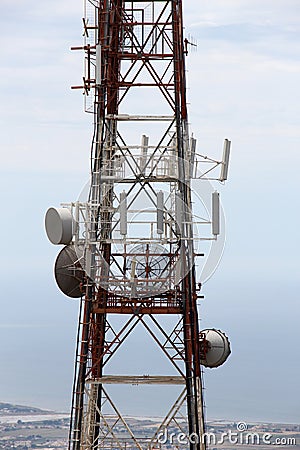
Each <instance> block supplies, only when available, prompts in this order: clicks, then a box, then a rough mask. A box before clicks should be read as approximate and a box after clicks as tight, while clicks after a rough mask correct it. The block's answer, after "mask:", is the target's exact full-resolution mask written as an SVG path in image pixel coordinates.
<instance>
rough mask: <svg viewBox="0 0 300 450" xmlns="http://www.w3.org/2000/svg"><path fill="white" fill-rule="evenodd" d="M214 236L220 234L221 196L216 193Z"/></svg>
mask: <svg viewBox="0 0 300 450" xmlns="http://www.w3.org/2000/svg"><path fill="white" fill-rule="evenodd" d="M212 234H213V235H214V236H217V235H218V234H220V196H219V193H218V192H216V191H215V192H213V193H212Z"/></svg>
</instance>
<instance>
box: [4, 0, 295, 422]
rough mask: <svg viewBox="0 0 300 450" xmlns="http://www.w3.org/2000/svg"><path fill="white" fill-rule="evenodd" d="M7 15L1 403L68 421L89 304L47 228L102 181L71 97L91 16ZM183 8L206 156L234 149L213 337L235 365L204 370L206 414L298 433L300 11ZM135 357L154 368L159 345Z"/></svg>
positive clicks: (205, 323)
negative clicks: (66, 286) (93, 174)
mask: <svg viewBox="0 0 300 450" xmlns="http://www.w3.org/2000/svg"><path fill="white" fill-rule="evenodd" d="M0 9H1V14H0V30H1V31H0V38H1V50H0V54H1V58H0V74H1V85H0V127H1V164H0V184H1V189H0V196H1V207H2V214H1V217H2V220H1V223H0V227H1V236H2V240H1V250H2V251H1V254H2V258H1V261H0V270H1V284H2V289H1V297H0V298H1V303H0V311H1V313H0V342H1V344H0V361H1V370H0V401H5V402H12V403H21V404H30V405H34V406H40V407H43V408H48V409H55V410H58V411H68V410H69V405H70V397H71V384H72V376H73V359H74V350H75V334H76V325H77V315H78V303H77V301H76V300H71V299H67V298H66V297H64V296H63V294H61V293H60V292H59V290H58V288H57V287H56V285H55V281H54V279H53V263H54V261H55V258H56V255H57V253H58V250H59V249H58V248H57V247H55V246H52V245H51V244H50V243H49V242H48V240H47V238H46V235H45V232H44V224H43V222H44V214H45V211H46V210H47V209H48V207H50V206H58V205H59V204H60V203H61V202H68V201H72V200H75V199H76V198H77V196H78V194H79V193H80V191H81V189H82V186H83V185H84V184H85V183H86V181H87V180H88V173H89V151H90V142H91V137H92V116H90V115H88V114H85V113H84V112H83V96H82V93H81V92H80V91H71V89H70V86H71V85H76V84H80V83H81V79H82V66H83V63H82V54H81V53H80V52H71V51H70V47H71V46H73V45H74V46H76V45H81V42H82V41H81V39H82V28H81V26H82V23H81V20H82V19H81V18H82V14H83V12H82V11H83V6H82V4H81V0H76V1H75V2H74V1H71V0H60V1H58V0H51V1H50V0H44V1H43V2H36V1H33V0H26V2H25V0H19V1H18V5H17V4H16V3H12V2H10V1H8V0H2V1H1V7H0ZM184 10H185V20H184V23H185V32H186V35H189V36H192V37H193V39H194V40H195V41H197V50H196V51H194V52H191V53H190V54H189V56H188V58H187V77H188V100H189V121H190V126H191V130H192V131H193V133H194V135H195V136H196V137H197V140H198V151H199V153H202V154H207V155H209V156H216V157H220V155H221V151H222V143H223V140H224V138H229V139H230V140H231V141H232V158H231V163H230V169H229V180H228V182H227V183H226V184H225V186H219V185H217V188H218V190H219V191H220V192H221V198H222V204H223V207H224V211H225V216H226V247H225V251H224V255H223V258H222V261H221V263H220V265H219V268H218V270H217V271H216V273H215V274H214V276H213V277H212V278H211V279H210V280H209V281H208V282H207V283H206V284H205V285H204V287H203V293H204V294H205V300H204V301H203V304H202V305H201V308H200V316H201V327H203V328H205V327H215V328H219V329H222V330H224V331H225V332H226V334H227V335H228V336H229V338H230V341H231V347H232V354H231V356H230V358H229V359H228V361H227V362H226V363H225V365H224V366H222V367H221V368H219V369H217V370H206V371H205V387H206V389H205V398H206V405H207V416H208V417H209V418H224V419H236V420H240V421H242V420H249V421H251V420H252V421H259V420H262V421H277V422H280V421H285V422H292V423H297V422H299V416H300V410H299V400H298V399H299V396H300V387H299V375H300V346H299V339H300V331H299V330H300V327H299V317H300V304H299V294H298V292H299V290H300V280H299V244H300V242H299V225H300V224H299V219H300V214H299V209H298V205H299V199H298V192H299V166H300V156H299V155H300V152H299V142H300V128H299V120H300V90H299V79H300V56H299V55H300V48H299V47H300V39H299V38H300V25H299V24H300V4H299V2H298V1H297V0H260V1H258V0H239V1H238V0H227V1H226V2H224V1H221V0H209V1H208V0H203V1H201V2H199V1H196V0H187V1H185V3H184ZM134 345H136V350H135V351H136V352H137V354H138V352H139V351H140V352H141V354H142V352H143V347H144V345H145V342H143V341H142V340H141V341H139V342H135V344H134ZM131 357H132V359H133V355H131ZM154 357H155V356H154ZM124 364H126V361H124ZM151 411H152V410H149V412H150V413H151ZM146 412H147V411H143V408H142V407H141V413H143V414H146Z"/></svg>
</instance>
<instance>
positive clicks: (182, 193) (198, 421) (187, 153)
mask: <svg viewBox="0 0 300 450" xmlns="http://www.w3.org/2000/svg"><path fill="white" fill-rule="evenodd" d="M83 27H84V37H85V42H84V46H83V47H75V48H74V49H80V48H81V49H83V50H84V51H85V61H86V73H85V76H84V79H83V81H84V82H83V86H75V88H79V89H83V91H84V94H85V100H86V109H87V111H89V112H92V113H93V115H94V135H93V141H92V150H91V180H90V185H89V190H88V195H87V198H84V199H83V198H82V197H81V198H80V199H79V200H78V201H77V202H74V203H71V204H68V205H66V204H65V205H63V207H62V208H50V209H49V210H48V212H47V214H46V231H47V234H48V237H49V239H50V240H51V242H53V243H55V244H64V245H65V247H64V248H63V249H62V250H61V252H60V254H59V256H58V258H57V261H56V265H55V276H56V280H57V283H58V285H59V287H60V288H61V290H62V291H63V292H64V293H65V294H66V295H68V296H70V297H81V308H80V318H79V324H78V341H77V352H76V363H75V380H74V388H73V401H72V411H71V425H70V436H69V449H70V450H92V449H93V450H96V449H97V450H100V449H101V450H102V449H103V450H104V449H121V450H125V449H126V450H131V449H139V450H144V449H145V450H146V449H148V450H150V449H158V448H161V449H163V448H166V447H164V444H162V443H161V440H160V436H161V434H162V433H165V432H166V431H167V430H168V429H171V428H172V430H174V429H175V428H176V429H178V432H180V433H184V436H185V437H186V441H185V443H184V444H181V445H179V444H177V446H176V448H182V449H186V448H187V447H189V448H190V450H196V449H197V450H200V449H201V450H204V449H205V448H206V442H205V424H204V406H203V394H202V379H201V377H202V372H201V364H202V365H205V366H208V367H216V366H218V365H220V364H222V363H223V362H224V361H225V360H226V358H227V356H228V355H229V353H230V348H229V343H228V340H227V338H226V336H225V335H224V334H223V333H222V332H220V331H218V330H214V329H213V330H204V331H201V332H200V330H199V317H198V309H197V302H198V299H199V298H202V296H201V295H200V294H199V290H200V289H199V286H198V284H197V283H196V278H197V273H196V264H195V260H196V258H198V257H202V256H204V255H203V254H202V253H197V250H196V246H197V245H198V243H199V242H200V241H201V240H203V239H204V238H203V236H202V235H201V234H199V232H198V231H197V230H196V231H195V227H196V226H198V225H199V227H200V225H201V226H202V225H203V223H211V222H212V229H213V238H210V239H213V240H214V239H216V238H217V235H218V234H219V222H220V211H219V196H218V194H217V193H216V192H213V193H212V202H213V220H212V221H211V220H206V221H205V220H204V219H201V220H200V221H199V220H198V221H197V220H196V218H195V215H194V213H193V209H192V204H193V203H194V198H193V195H194V194H193V192H192V189H191V181H192V179H203V178H204V175H203V172H201V171H200V169H199V167H200V163H201V159H203V157H201V155H198V156H197V154H196V140H195V139H194V138H193V137H190V135H189V127H188V116H187V101H186V78H185V56H186V54H187V47H188V41H187V40H186V39H184V36H183V23H182V1H181V0H151V1H148V2H142V1H126V0H85V17H84V19H83ZM144 133H147V134H144ZM229 150H230V141H228V140H226V141H225V146H224V156H223V160H222V161H220V162H219V161H214V160H212V159H209V158H208V159H207V157H205V158H204V159H205V162H207V161H209V162H210V164H211V168H209V170H206V171H205V175H206V174H207V173H208V172H210V171H211V170H214V169H215V167H217V166H219V165H220V166H221V176H220V178H218V179H219V180H220V181H225V180H226V179H227V169H228V158H229ZM166 317H168V320H167V322H166V321H165V319H166ZM116 318H117V320H116ZM170 323H172V325H171V326H170ZM166 324H168V325H166ZM137 326H140V327H141V328H142V329H143V330H144V331H145V332H146V333H147V335H148V336H149V337H150V338H151V339H153V341H154V343H156V344H157V346H158V348H159V349H160V350H161V351H162V354H163V356H164V357H165V359H166V360H167V361H168V362H169V363H170V367H171V368H172V371H169V372H168V373H166V374H165V375H157V374H155V373H151V374H150V375H142V374H131V375H123V374H122V373H121V372H120V373H117V374H116V373H114V374H111V372H110V367H111V360H114V358H115V357H117V356H118V354H119V353H121V352H122V348H123V343H124V341H127V340H128V336H130V335H131V334H133V333H134V332H135V330H136V328H137ZM145 353H146V352H145ZM145 357H147V356H146V354H145ZM126 370H127V371H129V370H130V364H129V362H128V367H127V368H126ZM174 372H175V374H174ZM128 384H139V385H140V386H144V385H151V388H152V390H154V394H153V395H154V396H155V389H156V386H161V385H163V386H165V387H166V389H167V387H168V386H171V387H174V386H177V390H178V392H177V394H176V396H175V398H174V401H173V404H172V406H171V408H170V409H169V411H168V412H167V414H166V415H165V417H164V418H163V419H162V421H161V423H160V424H159V425H158V426H157V429H156V431H155V432H154V433H152V434H151V433H149V435H146V436H145V434H144V433H143V434H142V435H140V434H139V432H136V430H134V429H133V427H132V425H131V423H130V421H129V420H128V418H127V417H125V416H124V415H123V414H122V413H121V411H120V409H119V407H118V406H117V403H115V402H114V401H113V399H112V395H111V394H110V392H109V387H110V385H112V386H113V387H115V386H119V385H122V386H123V385H128ZM162 403H163V402H162Z"/></svg>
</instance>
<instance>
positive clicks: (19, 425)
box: [0, 402, 300, 450]
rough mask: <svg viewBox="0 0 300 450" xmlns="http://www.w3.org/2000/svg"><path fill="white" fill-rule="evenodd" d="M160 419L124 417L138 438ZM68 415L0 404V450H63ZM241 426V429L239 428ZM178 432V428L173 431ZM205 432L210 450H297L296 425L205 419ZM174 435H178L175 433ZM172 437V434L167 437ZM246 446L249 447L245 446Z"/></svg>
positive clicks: (299, 430)
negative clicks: (252, 438)
mask: <svg viewBox="0 0 300 450" xmlns="http://www.w3.org/2000/svg"><path fill="white" fill-rule="evenodd" d="M160 419H161V418H155V417H128V416H126V422H127V423H128V425H129V426H130V428H131V430H132V431H133V432H134V434H135V435H136V436H138V437H143V438H144V437H145V436H149V435H150V436H153V435H154V434H155V433H156V432H157V427H158V425H159V424H160V423H161V420H160ZM108 422H109V423H111V425H112V424H114V425H113V426H114V427H115V428H114V432H115V433H117V434H118V435H119V436H121V435H122V433H123V429H122V424H121V425H120V424H119V423H117V422H116V420H115V418H114V417H110V419H109V420H108ZM69 424H70V415H69V414H68V413H57V412H55V411H50V410H44V409H40V408H36V407H33V406H24V405H15V404H11V403H2V402H0V450H11V449H12V448H14V449H16V450H29V449H38V450H67V448H68V435H69ZM241 426H242V427H243V428H241ZM173 431H174V430H173ZM177 431H178V429H177ZM207 431H208V432H209V433H210V435H211V436H212V439H213V441H210V444H209V447H210V448H212V449H213V450H232V449H233V448H234V450H245V448H248V450H270V447H271V446H270V445H268V444H272V449H273V450H280V449H282V447H285V449H286V450H300V425H296V424H276V423H266V422H264V423H262V422H260V423H249V424H246V423H244V422H238V423H236V422H233V421H228V420H209V421H208V423H207ZM243 431H245V433H244V434H246V435H247V433H248V432H249V433H250V435H252V436H253V437H254V438H255V439H254V440H253V442H252V441H251V440H250V441H249V442H246V443H245V442H244V441H243V440H242V441H240V438H241V436H242V437H243V436H244V434H243ZM229 432H233V434H232V436H234V433H235V436H237V435H238V432H240V434H239V442H237V441H236V442H234V444H235V445H234V447H233V443H232V441H230V440H229V439H227V440H226V439H222V436H227V437H228V436H229ZM177 434H178V432H177ZM172 435H174V436H175V437H176V432H175V433H171V434H170V436H172ZM264 436H268V437H269V438H268V439H269V441H268V442H266V443H265V442H264V440H263V439H264ZM248 444H249V445H248ZM161 448H162V449H164V450H165V449H174V448H178V449H181V450H183V449H184V450H186V445H183V446H182V445H180V446H179V445H178V446H177V443H176V442H175V447H174V446H173V445H172V444H171V443H170V442H166V443H165V444H162V447H161Z"/></svg>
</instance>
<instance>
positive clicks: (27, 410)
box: [0, 402, 55, 415]
mask: <svg viewBox="0 0 300 450" xmlns="http://www.w3.org/2000/svg"><path fill="white" fill-rule="evenodd" d="M14 414H17V415H22V414H24V415H27V414H55V412H54V411H50V410H49V409H48V410H45V409H40V408H35V407H33V406H24V405H14V404H12V403H2V402H0V415H14Z"/></svg>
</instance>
